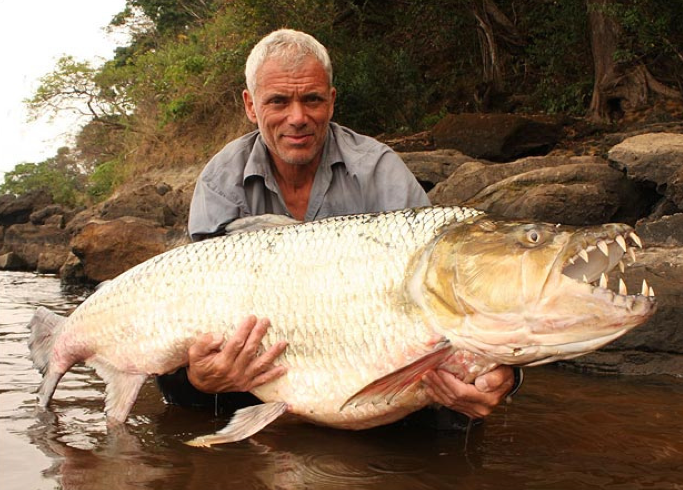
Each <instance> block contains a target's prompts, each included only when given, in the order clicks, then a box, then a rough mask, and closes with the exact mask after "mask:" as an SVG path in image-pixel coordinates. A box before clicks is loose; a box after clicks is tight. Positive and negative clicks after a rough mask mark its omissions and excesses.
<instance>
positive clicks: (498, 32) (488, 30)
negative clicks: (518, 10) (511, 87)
mask: <svg viewBox="0 0 683 490" xmlns="http://www.w3.org/2000/svg"><path fill="white" fill-rule="evenodd" d="M470 9H471V11H472V15H473V16H474V18H475V19H476V21H477V32H478V36H479V46H480V49H481V58H482V75H483V83H482V84H480V85H479V86H478V93H475V100H477V103H478V104H479V105H480V106H481V109H483V110H486V106H487V105H488V102H487V99H488V97H489V96H490V95H491V94H495V93H497V92H500V91H502V90H503V89H504V88H505V78H506V72H507V65H508V63H509V59H510V56H511V55H510V50H511V49H514V48H515V47H519V46H523V45H524V44H525V41H524V39H523V37H522V36H521V35H520V33H519V32H518V30H517V27H516V26H515V24H514V23H513V22H512V21H511V20H510V19H509V18H508V17H507V16H506V15H505V13H504V12H503V11H502V10H500V9H499V8H498V5H496V3H495V1H494V0H474V1H473V2H472V3H471V7H470ZM479 92H481V93H479Z"/></svg>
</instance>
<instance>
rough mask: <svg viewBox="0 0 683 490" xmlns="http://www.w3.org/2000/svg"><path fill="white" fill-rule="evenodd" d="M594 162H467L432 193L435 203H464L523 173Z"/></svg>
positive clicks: (583, 159)
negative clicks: (487, 189)
mask: <svg viewBox="0 0 683 490" xmlns="http://www.w3.org/2000/svg"><path fill="white" fill-rule="evenodd" d="M592 161H594V157H588V158H586V157H562V156H560V157H558V156H547V157H529V158H523V159H520V160H517V161H515V162H510V163H502V164H501V163H496V164H492V163H489V162H481V161H468V162H463V163H462V164H461V165H460V166H458V167H456V168H455V170H454V171H453V172H452V173H451V174H450V175H449V177H448V178H447V179H446V180H445V181H443V182H441V183H438V184H437V185H436V187H435V188H434V189H433V190H432V191H431V192H430V193H429V198H430V199H431V201H432V203H433V204H443V205H447V204H462V203H465V202H467V201H468V200H469V199H471V198H472V197H474V196H475V195H477V194H478V193H479V192H482V191H483V190H484V189H486V188H487V187H488V186H490V185H493V184H496V183H498V182H500V181H502V180H505V179H507V178H508V177H512V176H514V175H519V174H523V173H526V172H529V171H532V170H536V169H539V168H545V167H557V166H560V165H569V164H572V163H581V162H586V163H590V162H592Z"/></svg>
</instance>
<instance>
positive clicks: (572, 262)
mask: <svg viewBox="0 0 683 490" xmlns="http://www.w3.org/2000/svg"><path fill="white" fill-rule="evenodd" d="M574 262H575V260H574V257H570V258H569V263H570V264H571V265H574Z"/></svg>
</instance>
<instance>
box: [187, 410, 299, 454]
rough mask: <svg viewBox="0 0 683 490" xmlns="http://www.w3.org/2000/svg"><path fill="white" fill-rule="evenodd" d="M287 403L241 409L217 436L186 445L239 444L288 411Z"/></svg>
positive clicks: (209, 436)
mask: <svg viewBox="0 0 683 490" xmlns="http://www.w3.org/2000/svg"><path fill="white" fill-rule="evenodd" d="M288 408H289V406H288V405H287V404H286V403H285V402H270V403H264V404H262V405H254V406H252V407H246V408H241V409H239V410H237V411H236V412H235V415H233V417H232V418H231V419H230V423H228V425H226V426H225V427H224V428H222V429H221V430H219V431H218V432H216V433H215V434H209V435H206V436H200V437H196V438H194V439H192V440H190V441H187V442H186V443H185V444H188V445H189V446H195V447H210V446H212V445H214V444H224V443H228V442H237V441H241V440H243V439H246V438H247V437H249V436H251V435H254V434H256V433H257V432H258V431H260V430H261V429H263V428H264V427H265V426H266V425H268V424H270V423H271V422H272V421H274V420H275V419H277V418H278V417H279V416H280V415H282V414H283V413H285V412H286V411H287V410H288Z"/></svg>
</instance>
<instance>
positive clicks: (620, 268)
mask: <svg viewBox="0 0 683 490" xmlns="http://www.w3.org/2000/svg"><path fill="white" fill-rule="evenodd" d="M619 270H620V271H621V273H622V274H623V273H624V271H625V270H626V266H625V265H624V262H623V261H622V260H620V261H619Z"/></svg>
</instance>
